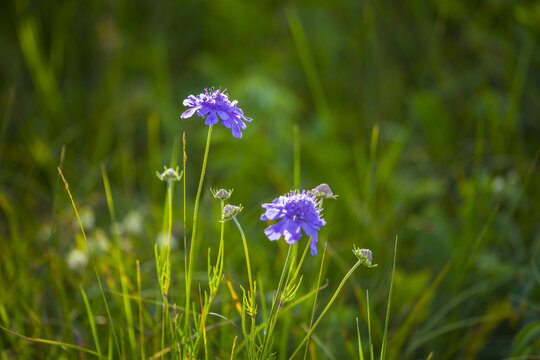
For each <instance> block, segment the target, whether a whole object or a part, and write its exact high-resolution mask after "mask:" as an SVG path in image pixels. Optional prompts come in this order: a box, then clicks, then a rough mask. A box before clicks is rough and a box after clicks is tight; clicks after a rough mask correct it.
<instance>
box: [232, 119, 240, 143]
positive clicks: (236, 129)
mask: <svg viewBox="0 0 540 360" xmlns="http://www.w3.org/2000/svg"><path fill="white" fill-rule="evenodd" d="M231 125H232V134H233V136H234V137H235V138H238V139H241V138H242V131H240V128H239V127H238V124H237V123H236V122H234V121H232V122H231Z"/></svg>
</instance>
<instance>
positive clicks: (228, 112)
mask: <svg viewBox="0 0 540 360" xmlns="http://www.w3.org/2000/svg"><path fill="white" fill-rule="evenodd" d="M183 104H184V106H189V109H188V110H186V111H185V112H184V113H183V114H182V116H181V118H182V119H187V118H188V117H191V116H192V115H193V114H195V113H197V115H198V116H200V117H202V118H205V117H206V121H205V124H206V125H214V124H217V123H218V122H219V119H221V124H222V125H224V126H225V127H226V128H227V129H231V130H232V134H233V136H234V137H236V138H239V139H240V138H242V131H241V130H240V129H245V128H246V123H245V122H244V120H245V121H251V120H252V119H250V118H248V117H246V116H245V115H244V112H243V111H242V109H240V108H238V107H237V106H236V104H238V101H236V100H234V101H232V102H231V101H229V95H228V94H227V89H225V90H224V91H221V89H218V90H215V89H214V88H210V89H204V94H199V95H197V96H194V95H189V96H188V98H187V99H185V100H184V102H183Z"/></svg>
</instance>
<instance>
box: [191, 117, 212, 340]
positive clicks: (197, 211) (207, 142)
mask: <svg viewBox="0 0 540 360" xmlns="http://www.w3.org/2000/svg"><path fill="white" fill-rule="evenodd" d="M212 127H213V125H210V126H209V127H208V136H207V138H206V148H205V150H204V158H203V165H202V169H201V177H200V179H199V187H198V188H197V196H196V197H195V206H194V209H193V229H192V231H191V243H190V245H189V260H188V271H187V280H186V319H185V324H184V334H188V327H189V312H190V301H189V299H190V294H191V272H192V267H193V250H194V248H195V239H196V235H197V215H198V213H199V200H200V198H201V192H202V186H203V182H204V174H205V173H206V163H207V161H208V152H209V150H210V139H211V138H212ZM188 337H189V336H188Z"/></svg>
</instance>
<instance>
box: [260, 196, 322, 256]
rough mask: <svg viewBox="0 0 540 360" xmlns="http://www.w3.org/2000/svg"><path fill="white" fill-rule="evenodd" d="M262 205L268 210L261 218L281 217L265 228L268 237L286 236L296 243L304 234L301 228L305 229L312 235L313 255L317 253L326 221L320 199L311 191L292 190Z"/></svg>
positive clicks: (274, 238)
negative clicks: (322, 215) (319, 237)
mask: <svg viewBox="0 0 540 360" xmlns="http://www.w3.org/2000/svg"><path fill="white" fill-rule="evenodd" d="M262 207H263V208H265V209H266V211H265V213H264V214H262V215H261V220H277V219H281V220H280V221H279V222H277V223H276V224H274V225H270V226H269V227H267V228H266V229H265V230H264V233H265V235H266V236H267V237H268V239H270V240H272V241H273V240H279V239H280V238H281V237H282V236H285V241H286V242H287V243H288V244H294V243H295V242H297V241H298V239H300V237H301V236H302V230H301V229H304V232H305V233H306V235H308V236H311V237H312V239H311V244H310V250H311V255H316V254H317V241H318V239H317V236H318V232H319V230H320V229H321V226H323V225H325V224H326V221H324V219H323V218H322V217H321V210H322V209H320V208H319V201H318V200H317V197H316V196H315V195H314V194H313V193H312V192H311V191H301V192H300V191H298V190H295V191H291V192H290V193H288V194H287V195H282V196H280V197H278V198H276V199H274V201H272V202H271V203H267V204H263V205H262Z"/></svg>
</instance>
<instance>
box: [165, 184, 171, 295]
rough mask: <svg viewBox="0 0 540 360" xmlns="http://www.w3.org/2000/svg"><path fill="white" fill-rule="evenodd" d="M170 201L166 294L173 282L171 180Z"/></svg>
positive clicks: (169, 187) (169, 188)
mask: <svg viewBox="0 0 540 360" xmlns="http://www.w3.org/2000/svg"><path fill="white" fill-rule="evenodd" d="M167 192H168V202H169V234H168V235H169V241H168V244H167V262H166V271H167V277H166V278H165V294H164V296H167V293H168V292H169V285H170V284H171V280H170V278H171V262H170V258H171V239H172V192H173V182H172V181H169V186H168V190H167Z"/></svg>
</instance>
